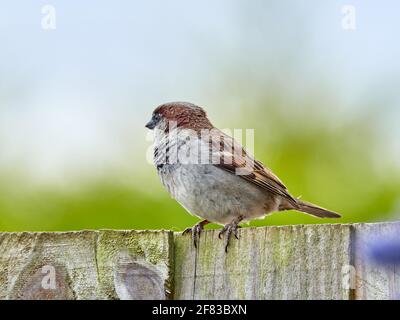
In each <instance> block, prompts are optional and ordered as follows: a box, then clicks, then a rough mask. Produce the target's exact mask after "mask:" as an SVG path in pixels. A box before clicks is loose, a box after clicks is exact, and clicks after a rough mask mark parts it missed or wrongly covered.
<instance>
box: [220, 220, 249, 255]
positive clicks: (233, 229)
mask: <svg viewBox="0 0 400 320" xmlns="http://www.w3.org/2000/svg"><path fill="white" fill-rule="evenodd" d="M242 220H243V217H242V216H239V217H237V218H236V219H234V220H233V221H232V222H231V223H228V224H227V225H225V226H224V228H223V229H222V230H221V232H220V233H219V234H218V238H220V239H221V237H222V235H223V234H224V233H226V236H225V252H228V246H229V240H230V238H231V235H232V233H233V235H234V236H235V238H236V239H239V236H238V228H240V227H239V226H238V224H239V223H240V221H242Z"/></svg>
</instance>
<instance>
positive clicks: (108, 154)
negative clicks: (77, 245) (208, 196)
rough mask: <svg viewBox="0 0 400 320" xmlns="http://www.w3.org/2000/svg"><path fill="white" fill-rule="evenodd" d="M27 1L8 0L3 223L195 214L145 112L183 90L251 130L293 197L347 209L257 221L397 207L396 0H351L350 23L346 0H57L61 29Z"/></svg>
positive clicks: (353, 217) (109, 224)
mask: <svg viewBox="0 0 400 320" xmlns="http://www.w3.org/2000/svg"><path fill="white" fill-rule="evenodd" d="M384 3H385V4H384ZM20 5H21V2H20V1H15V2H13V3H7V4H4V3H3V4H1V7H2V8H1V9H2V10H0V21H1V22H0V39H1V40H2V43H3V49H2V50H1V52H0V190H1V192H0V230H2V231H22V230H24V231H29V230H54V231H55V230H73V229H97V228H117V229H171V230H176V231H178V230H182V229H184V228H186V227H188V226H191V225H192V224H194V223H196V221H197V219H196V218H194V217H192V216H191V215H189V214H187V213H186V212H185V210H184V209H183V208H182V207H180V205H179V204H177V203H176V202H175V201H174V200H172V199H171V198H170V197H169V196H168V194H167V192H166V191H165V190H164V189H163V187H162V185H161V183H160V181H159V179H158V177H157V174H156V170H155V169H154V168H153V166H152V165H151V163H149V162H148V161H147V158H146V156H147V155H148V154H149V153H150V152H151V133H150V132H148V131H147V130H146V129H145V128H144V124H145V123H146V122H147V121H148V120H149V118H150V116H151V113H152V110H153V109H154V108H155V107H156V106H157V105H158V104H161V103H163V102H167V101H175V100H179V101H190V102H193V103H196V104H199V105H202V106H203V107H204V108H205V109H206V110H207V112H208V114H209V117H210V118H211V121H212V122H213V123H214V125H215V126H217V127H219V128H230V129H233V128H239V129H246V128H251V129H255V155H256V157H257V158H258V159H259V160H261V161H262V162H263V163H264V164H266V165H267V166H268V167H270V168H271V169H272V170H273V171H274V172H275V173H276V174H277V175H278V176H279V177H280V178H281V179H282V180H283V182H284V183H285V184H286V186H287V187H288V188H289V190H290V191H291V193H292V194H293V195H295V196H300V195H301V196H302V199H305V200H308V201H311V202H315V203H317V204H319V205H321V206H324V207H327V208H329V209H332V210H334V211H337V212H339V213H341V214H342V215H343V218H341V219H339V220H335V221H327V220H319V219H316V218H313V217H309V216H307V215H304V214H301V213H297V212H285V213H276V214H273V215H271V216H269V217H267V218H265V219H263V220H257V221H253V222H251V223H250V225H257V226H259V225H281V224H298V223H327V222H328V223H329V222H341V223H345V222H359V221H387V220H395V219H398V218H399V216H400V173H399V167H400V164H399V161H398V157H399V155H400V148H399V144H398V140H399V138H400V131H399V129H398V119H400V112H399V97H398V94H397V93H398V88H399V85H400V81H399V80H400V76H399V75H400V73H399V71H400V62H399V59H398V56H399V53H400V49H399V43H398V41H397V40H396V39H397V38H396V37H397V31H398V30H399V29H400V22H399V20H398V19H397V18H396V16H395V12H396V10H395V8H397V9H400V6H399V4H397V3H396V2H389V1H388V2H387V3H386V1H383V2H380V3H377V2H374V1H362V2H361V1H354V6H355V8H356V14H357V15H356V19H357V20H356V22H357V23H356V26H357V28H356V30H351V31H349V30H344V29H343V28H342V25H341V23H342V19H343V13H342V11H341V9H342V3H341V2H339V1H326V2H324V3H321V2H320V1H306V2H304V3H302V4H301V5H300V4H297V3H296V2H294V1H252V2H251V3H249V2H247V1H244V0H243V1H220V2H218V3H214V2H211V1H203V2H201V3H197V4H195V3H194V2H192V3H188V2H184V1H170V2H168V3H164V2H161V1H149V2H146V3H143V2H138V1H137V2H136V1H119V2H118V3H117V4H116V3H115V2H111V1H87V2H85V3H84V4H83V3H79V4H78V2H68V3H66V2H62V1H54V2H53V5H54V8H55V9H56V22H57V23H56V29H55V30H43V29H42V27H41V19H42V17H43V14H42V13H41V7H42V6H43V3H42V2H41V1H32V2H30V3H29V4H26V3H24V5H23V6H22V7H21V6H20ZM18 6H19V7H18ZM393 6H395V8H394V7H393ZM17 8H18V9H17ZM122 9H123V10H122ZM397 12H398V11H397ZM149 150H150V151H149ZM214 227H215V226H214Z"/></svg>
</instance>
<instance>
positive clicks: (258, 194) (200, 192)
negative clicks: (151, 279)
mask: <svg viewBox="0 0 400 320" xmlns="http://www.w3.org/2000/svg"><path fill="white" fill-rule="evenodd" d="M146 127H147V128H149V129H155V135H154V137H155V141H154V164H155V166H156V168H157V172H158V175H159V177H160V178H161V182H162V184H163V185H164V187H166V189H167V190H168V192H169V193H170V194H171V196H172V197H173V198H174V199H175V200H176V201H178V202H179V203H180V204H181V205H182V206H183V207H184V208H185V209H186V210H187V211H189V213H191V214H192V215H195V216H197V217H199V218H201V219H203V220H202V221H201V222H199V223H197V224H196V225H195V226H194V227H192V228H188V229H186V230H185V231H184V232H183V233H184V234H185V233H187V232H191V233H192V238H193V243H194V246H195V247H196V246H197V242H198V240H199V237H200V233H201V231H202V229H203V227H204V226H205V225H206V224H208V223H210V222H213V223H217V224H221V225H223V226H224V227H223V229H222V231H221V232H220V233H219V238H221V236H222V235H224V234H225V233H226V238H225V251H227V248H228V245H229V240H230V238H231V236H232V234H233V235H234V236H235V237H236V238H237V239H238V233H237V228H238V224H239V223H240V222H244V221H250V220H252V219H255V218H262V217H264V216H265V215H266V214H268V213H271V212H274V211H284V210H297V211H301V212H304V213H308V214H310V215H313V216H316V217H319V218H339V217H340V215H339V214H337V213H335V212H332V211H329V210H326V209H324V208H321V207H319V206H316V205H314V204H312V203H307V202H304V201H302V200H299V199H297V198H294V197H293V196H291V195H290V194H289V191H288V190H287V188H286V187H285V185H284V184H283V183H282V181H281V180H279V178H278V177H277V176H276V175H274V174H273V173H272V171H271V170H270V169H268V168H267V167H265V166H264V165H263V164H262V163H261V162H260V161H258V160H256V159H254V158H253V157H252V156H251V155H249V154H248V153H247V152H246V150H245V149H244V148H243V147H242V146H241V145H240V144H239V143H238V142H236V141H235V140H234V139H233V138H231V137H229V136H228V135H226V134H224V133H223V132H222V131H220V130H218V129H217V128H215V127H214V126H213V125H212V124H211V122H210V121H209V120H208V118H207V115H206V113H205V111H204V110H203V109H202V108H201V107H199V106H196V105H194V104H192V103H188V102H171V103H166V104H162V105H160V106H158V107H157V108H156V109H155V110H154V112H153V115H152V118H151V120H150V121H149V122H148V123H147V124H146Z"/></svg>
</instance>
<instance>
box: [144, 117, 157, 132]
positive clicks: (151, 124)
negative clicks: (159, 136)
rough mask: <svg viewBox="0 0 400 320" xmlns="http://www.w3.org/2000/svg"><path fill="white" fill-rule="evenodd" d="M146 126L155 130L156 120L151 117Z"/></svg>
mask: <svg viewBox="0 0 400 320" xmlns="http://www.w3.org/2000/svg"><path fill="white" fill-rule="evenodd" d="M145 127H146V128H148V129H150V130H153V129H154V128H155V127H156V122H155V121H154V119H151V120H150V121H149V122H147V124H146V125H145Z"/></svg>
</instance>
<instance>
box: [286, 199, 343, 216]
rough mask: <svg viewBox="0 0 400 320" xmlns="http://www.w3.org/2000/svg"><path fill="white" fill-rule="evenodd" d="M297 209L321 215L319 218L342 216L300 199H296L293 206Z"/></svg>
mask: <svg viewBox="0 0 400 320" xmlns="http://www.w3.org/2000/svg"><path fill="white" fill-rule="evenodd" d="M293 209H295V210H298V211H301V212H304V213H308V214H311V215H313V216H316V217H319V218H340V217H341V216H340V214H338V213H336V212H333V211H329V210H327V209H324V208H321V207H319V206H317V205H315V204H312V203H309V202H305V201H301V200H298V199H297V201H296V205H295V207H294V208H293Z"/></svg>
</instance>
